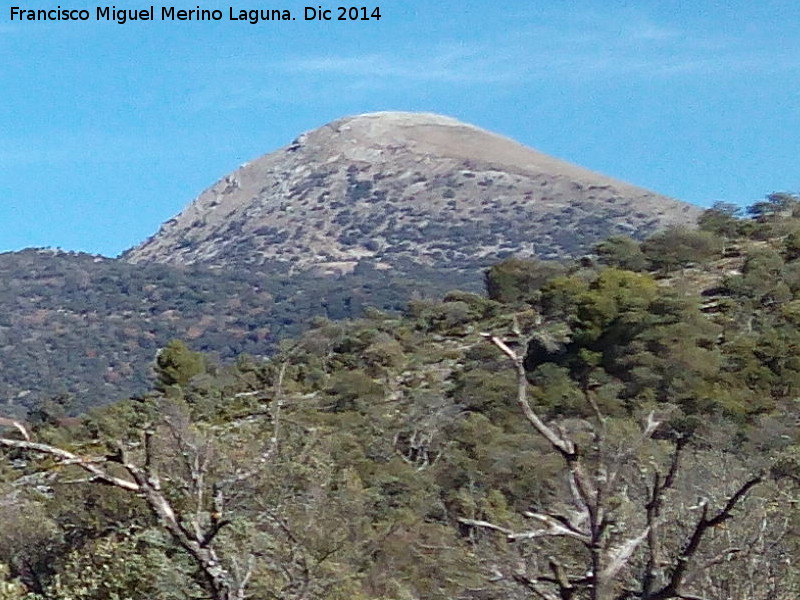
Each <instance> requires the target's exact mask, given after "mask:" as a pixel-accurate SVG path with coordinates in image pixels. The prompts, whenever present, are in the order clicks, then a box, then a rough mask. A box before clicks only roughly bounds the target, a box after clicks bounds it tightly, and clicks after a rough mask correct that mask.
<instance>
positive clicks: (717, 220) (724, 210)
mask: <svg viewBox="0 0 800 600" xmlns="http://www.w3.org/2000/svg"><path fill="white" fill-rule="evenodd" d="M741 212H742V211H741V208H740V207H738V206H736V205H735V204H731V203H729V202H715V203H714V205H713V206H712V207H711V208H709V209H708V210H705V211H703V214H702V215H700V218H699V219H698V220H697V225H698V227H699V228H700V229H701V230H702V231H707V232H709V233H712V234H714V235H718V236H720V237H723V238H733V237H736V236H737V235H738V234H739V232H740V224H741V221H740V220H739V216H740V213H741Z"/></svg>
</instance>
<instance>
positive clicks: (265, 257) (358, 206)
mask: <svg viewBox="0 0 800 600" xmlns="http://www.w3.org/2000/svg"><path fill="white" fill-rule="evenodd" d="M698 214H699V209H697V208H695V207H693V206H691V205H688V204H685V203H683V202H679V201H677V200H673V199H671V198H667V197H664V196H660V195H658V194H655V193H653V192H650V191H647V190H644V189H641V188H638V187H635V186H632V185H629V184H627V183H623V182H620V181H616V180H614V179H611V178H609V177H605V176H603V175H599V174H597V173H593V172H591V171H588V170H586V169H583V168H580V167H577V166H575V165H571V164H569V163H566V162H564V161H561V160H557V159H555V158H552V157H550V156H547V155H545V154H542V153H540V152H537V151H535V150H532V149H530V148H527V147H525V146H522V145H520V144H518V143H516V142H514V141H512V140H510V139H507V138H504V137H501V136H499V135H495V134H493V133H489V132H487V131H484V130H482V129H479V128H477V127H474V126H471V125H467V124H464V123H461V122H459V121H457V120H455V119H452V118H449V117H443V116H439V115H433V114H416V113H394V112H383V113H373V114H365V115H361V116H357V117H351V118H345V119H341V120H338V121H334V122H333V123H330V124H328V125H325V126H324V127H321V128H319V129H316V130H314V131H312V132H310V133H306V134H303V135H301V136H300V137H298V138H297V139H296V140H294V141H293V142H292V143H291V144H289V145H288V146H285V147H284V148H281V149H280V150H278V151H276V152H273V153H271V154H267V155H265V156H262V157H261V158H259V159H257V160H255V161H253V162H251V163H248V164H245V165H243V166H242V167H241V168H239V169H237V170H236V171H234V172H233V173H231V174H230V175H228V176H226V177H225V178H223V179H222V180H221V181H219V182H217V183H216V184H215V185H214V186H212V187H211V188H210V189H208V190H206V191H205V192H203V193H202V194H201V195H200V196H199V197H198V198H197V199H196V200H195V201H194V202H192V203H191V204H190V205H189V206H188V207H187V208H186V209H185V210H184V211H183V212H181V213H180V214H179V215H177V216H176V217H175V218H173V219H170V220H169V221H167V222H166V223H165V224H164V225H163V226H162V227H161V229H160V230H159V231H158V233H156V234H155V235H154V236H153V237H151V238H150V239H148V240H147V241H145V242H144V243H143V244H141V245H139V246H137V247H135V248H133V249H131V250H129V251H128V252H126V253H125V254H124V255H123V258H124V259H125V260H127V261H129V262H133V263H146V262H160V263H168V264H175V265H192V264H203V265H208V266H213V267H222V268H226V267H231V266H246V267H247V268H250V269H252V268H254V267H263V266H266V267H268V268H271V267H270V265H273V266H274V265H275V264H282V265H285V266H289V265H290V266H291V267H292V269H293V270H308V269H312V270H314V271H317V272H322V273H328V274H335V273H346V272H350V271H353V270H354V269H355V268H356V267H357V266H358V265H363V264H364V263H370V264H372V265H375V266H376V267H377V268H379V269H384V270H396V271H401V272H411V271H413V269H414V267H415V266H420V265H425V266H428V267H434V268H435V269H437V270H440V271H441V270H455V271H457V272H465V273H466V272H468V273H469V278H470V279H473V278H474V277H475V273H476V272H477V270H478V269H480V268H482V267H485V266H487V265H489V264H491V263H493V262H496V261H497V260H499V259H502V258H504V257H507V256H509V255H512V254H513V255H518V256H538V257H540V258H548V259H557V258H564V257H567V256H574V255H576V254H580V253H584V252H587V251H588V250H589V249H590V248H591V247H592V246H593V245H594V244H595V243H596V242H598V241H599V240H601V239H603V238H605V237H607V236H609V235H613V234H629V235H631V236H634V237H638V238H642V237H646V236H647V235H649V234H651V233H653V232H654V231H656V230H658V229H663V228H665V227H666V226H668V225H693V224H694V222H695V220H696V218H697V216H698Z"/></svg>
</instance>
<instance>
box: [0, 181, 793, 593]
mask: <svg viewBox="0 0 800 600" xmlns="http://www.w3.org/2000/svg"><path fill="white" fill-rule="evenodd" d="M798 207H800V201H798V199H797V198H796V197H793V196H788V195H783V194H776V195H773V196H770V197H769V198H768V199H767V200H766V201H765V202H763V203H759V204H757V205H754V206H753V207H751V209H750V210H749V217H748V218H742V217H740V216H739V215H738V214H737V211H736V210H735V208H734V207H730V206H727V205H716V206H715V207H714V208H712V209H710V210H709V211H707V212H706V213H705V214H704V215H703V217H702V218H701V220H700V228H699V229H698V230H682V229H673V230H667V231H665V232H663V233H660V234H657V235H656V236H654V237H652V238H650V239H648V240H647V241H645V242H644V243H641V244H640V243H638V242H635V241H633V240H632V239H630V238H625V237H613V238H610V239H608V240H606V241H604V242H602V243H601V244H599V245H598V247H597V248H596V251H595V255H594V256H593V257H587V258H584V259H581V260H578V261H576V262H574V263H570V264H556V263H546V262H537V261H529V260H517V259H508V260H506V261H504V262H502V263H499V264H497V265H495V266H494V267H492V268H491V269H490V270H489V271H487V273H486V281H485V284H486V289H487V292H488V294H487V295H486V296H482V295H478V294H474V293H469V292H450V293H448V294H447V295H446V296H445V297H444V298H443V299H442V300H441V301H432V300H424V299H423V300H415V301H412V302H410V303H409V304H408V306H407V307H406V309H405V312H404V313H403V314H402V315H396V314H391V313H386V312H382V311H378V310H368V311H367V312H366V314H365V315H364V316H363V317H362V318H360V319H357V320H350V321H343V322H334V321H332V320H329V319H325V318H319V319H317V320H316V321H315V322H314V323H313V326H312V327H311V328H310V329H309V330H307V331H306V332H304V333H302V334H301V335H299V336H298V337H296V338H295V339H294V340H291V341H284V342H282V343H280V345H279V348H278V349H277V351H276V353H275V354H274V355H273V356H272V357H271V358H270V359H269V360H265V359H254V358H249V357H248V356H246V355H241V356H239V358H238V359H237V360H236V362H235V363H234V364H228V365H224V364H222V365H221V364H219V363H218V362H217V361H216V360H214V359H212V358H209V357H207V356H204V355H201V354H198V353H195V352H194V351H192V350H190V349H189V348H188V347H187V346H186V345H185V344H184V343H182V342H173V343H171V344H169V345H168V346H167V348H166V349H164V350H163V351H162V352H161V353H160V354H159V356H158V358H157V360H156V361H155V364H154V374H155V378H154V380H153V381H152V392H150V393H148V394H144V395H142V396H140V397H137V398H133V399H130V400H126V401H123V402H118V403H116V404H113V405H110V406H106V407H103V408H95V409H93V410H91V411H89V413H88V414H86V415H85V416H83V417H82V418H80V419H67V418H63V415H61V414H58V411H57V410H54V409H53V408H52V407H50V408H48V407H44V408H42V409H41V410H40V411H38V412H37V413H35V414H33V415H31V417H30V419H29V422H28V423H27V424H26V426H27V429H28V430H30V437H31V439H32V440H33V441H30V442H29V441H26V440H24V439H23V438H22V435H21V433H18V432H16V431H15V430H14V429H12V428H9V429H6V430H4V433H5V434H6V437H5V439H6V440H7V443H5V446H6V450H4V453H5V454H4V458H3V459H2V460H0V481H1V482H2V483H0V498H1V500H0V502H2V504H3V507H4V510H3V511H2V514H0V519H1V520H2V522H0V564H2V567H0V570H2V572H3V575H2V577H3V582H2V583H0V599H3V600H22V599H24V600H35V599H39V598H52V599H57V600H68V599H69V600H90V599H92V600H93V599H97V600H99V599H101V598H102V599H107V598H118V599H126V598H130V599H138V598H155V599H179V598H180V599H184V598H208V597H213V598H244V597H252V598H264V599H268V598H297V599H300V598H305V599H318V598H319V599H322V598H325V599H328V598H330V599H334V600H335V599H337V598H341V599H343V600H344V599H347V600H350V599H356V600H357V599H359V598H363V599H386V600H388V599H426V600H428V599H430V600H434V599H437V600H445V599H452V598H463V599H474V600H477V599H487V600H488V599H494V598H504V599H516V598H547V599H550V598H553V599H564V598H572V599H573V600H582V599H584V598H586V599H592V600H606V599H619V600H624V599H628V598H630V599H633V598H649V599H650V600H655V599H656V598H658V599H667V598H715V599H716V598H748V599H750V600H768V599H770V600H794V599H795V598H797V597H800V572H798V570H797V568H796V566H795V564H794V561H795V557H796V556H797V555H798V542H800V537H798V534H800V531H798V525H800V523H798V521H797V516H796V514H795V510H794V506H795V505H796V502H797V500H798V488H797V484H798V483H800V440H799V439H798V427H797V425H798V417H800V407H798V404H797V398H798V396H800V393H799V392H800V360H798V355H799V354H800V352H799V351H800V329H799V328H798V325H799V324H800V210H798ZM520 377H521V379H520ZM520 384H522V385H520ZM526 407H527V408H526ZM537 419H539V420H538V421H537ZM26 433H27V432H26ZM548 436H549V437H548ZM36 444H40V446H36ZM52 449H60V450H61V451H63V452H64V453H65V454H61V455H59V454H57V453H55V452H54V451H53V450H52ZM89 457H94V458H93V459H89ZM87 475H88V477H87ZM103 484H105V485H103ZM159 502H162V503H165V504H166V505H168V506H169V507H170V510H171V511H172V520H170V514H169V513H164V512H162V513H159V512H158V510H155V509H154V506H157V505H158V503H159ZM565 531H566V532H567V533H566V534H565V533H564V532H565ZM559 532H560V533H559ZM193 536H194V537H193ZM192 540H199V541H197V543H196V544H194V545H193V542H192ZM204 553H205V554H204ZM209 553H211V554H213V556H214V557H215V558H214V560H213V561H212V563H213V564H211V563H209V562H208V561H207V560H206V559H207V558H208V556H209V555H210V554H209ZM204 557H205V558H204ZM204 560H205V561H206V562H204ZM598 566H600V567H602V569H599V568H597V567H598ZM226 582H227V583H226ZM601 584H602V587H601ZM226 585H228V587H227V588H226V587H225V586H226ZM237 590H238V591H239V592H241V594H240V595H237V593H238V592H237Z"/></svg>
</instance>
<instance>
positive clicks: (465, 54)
mask: <svg viewBox="0 0 800 600" xmlns="http://www.w3.org/2000/svg"><path fill="white" fill-rule="evenodd" d="M198 3H199V4H200V6H201V7H203V8H217V7H223V8H224V9H225V11H226V14H227V7H228V6H234V7H236V8H237V9H238V8H287V9H293V10H296V11H297V13H298V14H301V11H302V8H303V7H304V6H305V5H306V4H305V3H300V2H294V1H293V0H285V1H284V2H283V3H282V4H281V3H278V1H277V0H276V1H274V2H273V1H272V0H271V1H270V2H259V3H255V2H252V3H250V2H248V1H247V0H245V1H244V2H242V3H240V4H237V3H234V2H219V1H217V0H214V1H209V2H202V0H192V2H186V3H185V4H181V3H180V0H178V2H176V3H175V4H174V6H176V7H178V8H187V9H189V8H194V7H196V6H197V5H198ZM11 4H14V5H22V6H24V7H25V8H45V7H47V8H50V7H53V6H55V5H56V4H57V2H55V0H31V3H30V4H24V2H23V1H22V0H12V1H11V2H4V3H3V6H2V8H1V9H0V60H1V61H2V69H0V223H2V228H1V229H0V251H5V250H15V249H20V248H24V247H30V246H57V247H61V248H64V249H68V250H81V251H89V252H95V253H101V254H106V255H110V256H113V255H116V254H118V253H119V252H121V251H122V250H124V249H126V248H127V247H130V246H132V245H134V244H136V243H138V242H140V241H142V240H143V239H144V238H146V237H147V236H149V235H151V234H152V233H154V232H155V231H156V230H157V228H158V226H159V224H160V223H161V222H163V221H165V220H166V219H168V218H170V217H171V216H173V215H174V214H176V213H177V212H179V211H180V210H181V209H182V208H183V207H184V206H185V205H186V204H188V203H189V202H190V201H191V200H192V199H193V198H194V197H195V196H196V195H197V194H198V193H200V192H201V191H202V190H203V189H205V188H206V187H208V186H209V185H211V184H212V183H213V182H214V181H216V180H217V179H218V178H220V177H222V176H223V175H225V174H226V173H228V172H230V171H231V170H233V169H235V168H236V167H237V166H238V165H240V164H241V163H242V162H245V161H247V160H250V159H252V158H255V157H257V156H259V155H261V154H264V153H266V152H269V151H271V150H274V149H276V148H279V147H280V146H283V145H285V144H286V143H288V142H290V141H291V140H292V139H293V138H294V137H296V135H297V134H299V133H300V132H302V131H307V130H310V129H313V128H316V127H318V126H320V125H323V124H324V123H326V122H328V121H331V120H333V119H336V118H338V117H341V116H345V115H351V114H358V113H364V112H370V111H376V110H414V111H417V110H418V111H432V112H439V113H443V114H447V115H451V116H454V117H457V118H459V119H462V120H464V121H467V122H470V123H473V124H476V125H478V126H481V127H483V128H486V129H489V130H493V131H497V132H499V133H502V134H504V135H508V136H510V137H512V138H514V139H516V140H518V141H520V142H522V143H525V144H527V145H529V146H532V147H534V148H537V149H539V150H541V151H543V152H547V153H549V154H552V155H555V156H558V157H560V158H563V159H566V160H569V161H571V162H574V163H577V164H580V165H583V166H585V167H588V168H591V169H594V170H597V171H600V172H603V173H606V174H608V175H612V176H614V177H618V178H621V179H624V180H627V181H630V182H631V183H635V184H638V185H641V186H644V187H648V188H650V189H653V190H656V191H658V192H661V193H664V194H668V195H671V196H674V197H676V198H680V199H683V200H686V201H689V202H694V203H699V204H708V203H710V202H713V201H714V200H726V201H731V202H736V203H740V204H748V203H751V202H753V201H756V200H758V199H760V198H761V197H763V196H764V195H765V194H767V193H769V192H772V191H775V190H781V191H800V170H798V166H800V141H799V140H800V92H798V90H800V35H798V33H800V2H796V1H785V2H768V1H761V2H752V0H751V1H747V2H745V1H735V0H728V1H726V2H716V1H703V0H696V1H695V2H688V1H683V0H674V1H671V2H667V1H660V2H656V1H646V0H639V1H636V2H633V1H631V2H622V1H613V0H604V1H602V2H600V1H596V2H589V1H581V0H574V1H570V2H536V1H530V0H528V1H525V2H523V1H513V0H512V1H506V2H491V1H479V0H461V1H454V0H442V1H437V2H421V1H420V2H411V1H406V0H386V1H379V2H377V3H370V4H365V3H363V2H361V3H358V5H359V6H366V5H368V6H370V7H371V6H380V7H381V11H382V19H381V20H380V21H377V22H376V21H371V22H355V23H339V22H331V23H317V22H313V23H306V22H303V21H301V20H298V21H295V22H289V23H287V22H265V23H261V24H258V25H250V24H246V23H233V22H229V21H227V20H225V21H222V22H219V23H209V22H189V23H187V22H184V23H177V22H175V23H161V22H155V23H129V24H126V25H122V26H120V25H117V24H115V23H96V22H87V23H75V22H55V23H53V22H51V23H32V22H25V23H16V22H14V23H12V22H9V6H10V5H11ZM162 4H164V3H161V4H158V3H156V4H155V6H156V10H157V11H158V7H160V6H161V5H162ZM319 4H320V2H317V5H319ZM61 5H62V6H64V7H70V8H72V7H74V8H88V9H90V10H92V11H93V10H94V7H96V6H97V5H98V4H97V3H90V2H89V1H88V0H62V1H61ZM312 5H313V3H312ZM117 6H119V7H125V8H136V7H144V6H149V4H145V3H144V2H138V1H130V0H121V1H119V2H117ZM326 6H327V7H335V6H337V4H336V3H330V4H326ZM348 6H349V4H348Z"/></svg>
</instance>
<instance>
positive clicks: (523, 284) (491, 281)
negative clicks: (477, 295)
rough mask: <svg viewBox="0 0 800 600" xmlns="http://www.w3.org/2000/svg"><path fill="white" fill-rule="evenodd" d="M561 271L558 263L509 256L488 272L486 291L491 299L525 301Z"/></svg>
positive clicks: (507, 302) (513, 301)
mask: <svg viewBox="0 0 800 600" xmlns="http://www.w3.org/2000/svg"><path fill="white" fill-rule="evenodd" d="M561 271H562V268H561V266H560V265H558V264H556V263H548V262H543V261H539V260H523V259H519V258H509V259H507V260H504V261H503V262H500V263H498V264H496V265H494V266H492V267H491V268H490V269H489V270H488V271H487V272H486V276H485V282H486V293H487V294H488V296H489V298H490V299H491V300H495V301H498V302H503V303H506V304H514V303H518V302H525V301H527V300H530V299H531V298H532V297H533V294H534V293H535V292H536V291H538V290H539V289H540V288H541V287H542V285H543V284H544V283H545V282H546V281H547V280H548V279H550V278H551V277H553V276H554V275H556V274H558V273H559V272H561Z"/></svg>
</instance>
